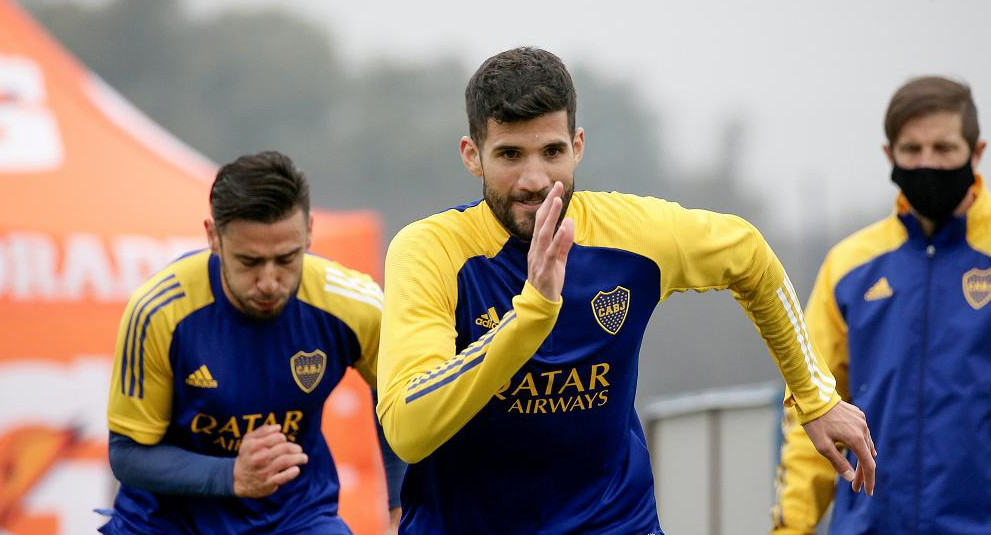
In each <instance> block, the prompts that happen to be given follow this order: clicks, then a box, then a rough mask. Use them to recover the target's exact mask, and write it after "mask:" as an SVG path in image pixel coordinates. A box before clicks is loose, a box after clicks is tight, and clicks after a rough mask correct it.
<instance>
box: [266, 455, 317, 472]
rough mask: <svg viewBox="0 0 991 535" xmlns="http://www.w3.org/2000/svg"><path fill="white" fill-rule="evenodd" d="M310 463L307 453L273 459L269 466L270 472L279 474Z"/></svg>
mask: <svg viewBox="0 0 991 535" xmlns="http://www.w3.org/2000/svg"><path fill="white" fill-rule="evenodd" d="M309 461H310V458H309V457H307V455H306V454H305V453H292V454H286V455H280V456H278V457H276V458H274V459H272V462H271V464H269V466H268V471H269V472H271V473H278V472H282V471H284V470H286V469H287V468H289V467H291V466H301V465H304V464H306V463H308V462H309Z"/></svg>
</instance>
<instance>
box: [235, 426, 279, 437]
mask: <svg viewBox="0 0 991 535" xmlns="http://www.w3.org/2000/svg"><path fill="white" fill-rule="evenodd" d="M278 431H282V426H281V425H275V424H268V425H263V426H261V427H256V428H254V429H252V430H251V431H250V432H248V433H245V435H244V440H249V439H250V440H255V439H259V438H262V437H265V436H268V435H271V434H273V433H276V432H278Z"/></svg>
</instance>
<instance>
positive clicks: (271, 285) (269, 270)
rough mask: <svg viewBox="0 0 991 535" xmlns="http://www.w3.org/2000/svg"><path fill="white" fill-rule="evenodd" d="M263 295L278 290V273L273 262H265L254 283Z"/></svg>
mask: <svg viewBox="0 0 991 535" xmlns="http://www.w3.org/2000/svg"><path fill="white" fill-rule="evenodd" d="M255 284H256V285H257V286H258V290H259V291H260V292H261V293H263V294H273V293H275V292H276V291H278V289H279V271H278V269H276V267H275V263H274V262H265V264H264V265H262V268H261V272H260V273H259V274H258V280H257V281H256V283H255Z"/></svg>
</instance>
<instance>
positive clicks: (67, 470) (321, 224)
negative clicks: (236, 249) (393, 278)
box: [0, 0, 385, 535]
mask: <svg viewBox="0 0 991 535" xmlns="http://www.w3.org/2000/svg"><path fill="white" fill-rule="evenodd" d="M0 28H3V31H2V32H0V533H12V534H17V535H75V534H77V533H78V534H82V533H86V534H90V533H94V530H95V529H96V527H97V526H99V525H101V524H102V523H103V521H104V520H103V519H102V518H101V517H100V516H99V515H97V514H96V513H94V512H93V509H95V508H109V507H110V505H111V504H112V499H113V493H114V490H115V482H114V479H113V476H112V474H111V473H110V470H109V467H108V465H107V427H106V399H107V389H108V383H109V377H110V371H111V365H112V361H111V355H112V354H113V346H114V340H115V336H116V332H117V326H118V322H119V321H120V314H121V313H122V311H123V307H124V304H125V301H126V300H127V298H128V296H129V294H130V292H131V291H132V290H133V289H134V288H135V287H136V286H137V285H138V284H140V283H141V282H142V281H143V280H144V279H145V278H146V277H148V276H149V275H151V274H152V273H154V272H155V271H157V270H158V269H160V268H161V267H163V266H164V265H165V264H166V263H167V262H169V261H170V260H172V259H174V258H175V257H176V256H177V255H178V254H180V253H182V252H185V251H188V250H190V249H194V248H202V247H205V246H206V240H205V236H204V232H203V226H202V225H203V223H202V222H203V219H204V218H205V217H206V216H207V215H208V204H207V195H208V189H209V183H210V181H211V180H212V177H213V172H214V169H215V166H214V165H213V164H212V163H211V162H209V161H207V160H205V159H204V158H203V157H201V156H199V155H198V154H197V153H196V152H194V151H192V150H191V149H189V148H187V147H185V146H184V145H182V143H180V142H178V141H177V140H176V139H174V138H173V137H171V136H170V135H169V134H168V133H166V132H165V131H163V130H162V129H160V128H159V127H158V126H157V125H155V124H154V123H152V122H151V121H150V120H148V119H147V118H146V117H144V116H143V115H142V114H141V113H140V112H138V111H137V110H135V109H134V108H133V107H132V106H131V105H130V104H129V103H127V102H126V101H125V100H123V99H122V98H121V97H120V96H119V95H118V94H116V93H115V92H114V91H113V90H112V89H111V88H109V87H108V86H106V85H105V84H103V83H102V82H101V81H100V80H99V79H98V78H96V77H95V76H94V75H93V74H92V73H90V72H88V71H87V70H86V69H85V68H84V67H82V66H81V65H80V64H78V62H76V60H75V59H74V58H72V57H71V56H70V55H69V54H68V53H67V52H65V51H64V50H63V49H62V48H61V47H60V46H59V45H58V43H56V42H55V41H54V40H53V39H52V38H51V37H49V36H48V34H47V32H45V30H44V29H43V28H41V27H40V26H39V25H37V24H36V23H35V22H34V21H32V20H31V19H30V18H29V17H28V16H27V15H26V14H25V13H24V12H23V11H22V10H21V9H20V8H19V7H18V6H16V5H13V4H12V3H10V2H8V1H7V0H0ZM315 218H316V220H315V224H314V236H313V250H314V252H317V253H318V254H321V255H324V256H327V257H330V258H333V259H335V260H338V261H340V262H341V263H343V264H345V265H347V266H349V267H353V268H355V269H359V270H362V271H365V272H367V273H370V274H372V275H373V276H374V277H376V278H380V276H381V273H380V265H381V257H380V244H381V240H382V237H381V227H380V222H379V218H378V217H377V215H375V214H372V213H367V212H355V213H326V212H318V213H316V214H315ZM324 429H325V432H326V434H327V436H328V442H329V443H330V445H331V449H332V450H333V453H334V457H335V459H336V460H337V463H338V471H339V472H340V476H341V484H342V489H341V516H343V517H344V518H345V520H346V521H347V522H348V523H349V524H350V525H351V527H352V529H353V530H354V531H355V533H356V534H362V535H372V534H377V533H381V532H382V531H383V530H384V526H385V508H384V503H385V487H384V478H383V475H382V466H381V460H380V458H379V457H378V454H377V452H376V450H375V446H374V444H375V430H374V427H373V415H372V409H371V403H370V394H369V392H368V388H367V387H366V386H365V385H364V383H363V382H362V381H361V380H360V379H359V378H358V377H357V376H356V375H355V374H353V373H351V374H349V375H348V377H347V378H346V379H345V381H344V382H343V383H342V384H341V385H340V386H339V387H338V388H337V389H336V390H335V392H334V394H333V395H332V396H331V398H330V400H329V401H328V405H327V408H326V410H325V425H324Z"/></svg>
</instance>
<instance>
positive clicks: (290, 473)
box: [265, 465, 300, 492]
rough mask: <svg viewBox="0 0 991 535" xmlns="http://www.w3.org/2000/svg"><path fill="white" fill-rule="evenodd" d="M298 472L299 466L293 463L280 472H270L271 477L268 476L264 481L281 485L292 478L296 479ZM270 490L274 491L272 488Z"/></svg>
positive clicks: (277, 485)
mask: <svg viewBox="0 0 991 535" xmlns="http://www.w3.org/2000/svg"><path fill="white" fill-rule="evenodd" d="M299 473H300V469H299V466H297V465H293V466H290V467H289V468H286V469H285V470H283V471H281V472H278V473H275V474H272V475H271V477H269V478H268V480H267V481H265V483H266V484H268V485H275V486H276V487H281V486H282V485H285V484H286V483H289V482H290V481H292V480H293V479H296V477H297V476H299ZM272 492H275V491H274V490H273V491H272Z"/></svg>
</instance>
